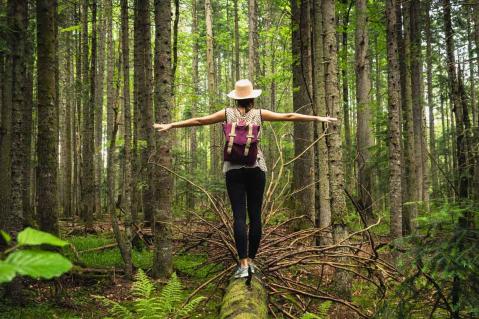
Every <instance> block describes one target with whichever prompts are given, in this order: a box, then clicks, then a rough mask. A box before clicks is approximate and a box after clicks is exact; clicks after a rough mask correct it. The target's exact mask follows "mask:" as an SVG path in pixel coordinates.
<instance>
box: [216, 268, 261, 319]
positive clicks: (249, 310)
mask: <svg viewBox="0 0 479 319" xmlns="http://www.w3.org/2000/svg"><path fill="white" fill-rule="evenodd" d="M219 318H220V319H240V318H255V319H266V318H269V317H268V293H267V291H266V289H265V287H264V285H263V283H262V281H261V280H260V279H259V278H258V277H257V276H253V277H252V279H251V286H250V287H248V286H247V285H245V280H242V279H241V280H238V279H235V278H231V279H230V281H229V284H228V287H226V292H225V294H224V296H223V301H222V302H221V309H220V314H219Z"/></svg>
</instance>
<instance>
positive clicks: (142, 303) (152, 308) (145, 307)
mask: <svg viewBox="0 0 479 319" xmlns="http://www.w3.org/2000/svg"><path fill="white" fill-rule="evenodd" d="M131 294H132V295H133V297H134V298H135V300H134V302H133V307H132V309H129V308H128V307H126V306H124V305H122V304H120V303H118V302H116V301H113V300H110V299H108V298H105V297H103V296H95V297H96V298H98V299H99V300H100V301H101V302H102V303H103V304H104V305H105V306H107V307H108V309H109V312H110V314H111V315H112V316H113V317H114V318H126V319H128V318H158V319H163V318H184V317H186V316H187V315H188V314H190V313H191V312H192V311H193V310H194V309H195V308H196V307H197V306H198V304H199V303H200V302H201V301H202V300H203V299H205V297H197V298H194V299H192V300H191V301H189V302H188V303H187V304H186V305H185V306H182V305H181V304H182V301H183V299H184V297H185V296H184V295H183V291H182V286H181V282H180V280H179V279H178V277H177V276H176V273H173V274H172V276H171V278H170V280H169V281H168V283H167V284H166V286H165V287H163V289H162V291H161V293H160V295H159V296H157V294H156V288H155V285H154V284H153V283H152V282H151V281H150V279H149V278H148V277H147V276H146V274H145V273H144V272H143V271H142V270H141V269H140V270H138V272H137V273H136V275H135V282H134V283H133V285H132V287H131Z"/></svg>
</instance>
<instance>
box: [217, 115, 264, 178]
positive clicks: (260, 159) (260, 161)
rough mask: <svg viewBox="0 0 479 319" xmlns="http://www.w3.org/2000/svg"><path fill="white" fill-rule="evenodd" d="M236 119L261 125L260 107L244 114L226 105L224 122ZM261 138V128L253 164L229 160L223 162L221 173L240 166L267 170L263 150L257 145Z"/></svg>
mask: <svg viewBox="0 0 479 319" xmlns="http://www.w3.org/2000/svg"><path fill="white" fill-rule="evenodd" d="M238 119H243V120H244V121H246V122H249V123H253V124H256V125H261V122H262V121H261V109H255V108H252V109H251V110H249V111H248V112H247V113H246V114H245V115H241V113H240V112H239V111H238V109H236V108H231V107H227V108H226V122H235V121H237V120H238ZM260 139H261V129H260V131H259V134H258V156H257V158H256V162H255V163H254V164H253V165H243V164H232V163H231V162H229V161H224V162H223V173H226V172H227V171H229V170H230V169H237V168H241V167H247V168H254V167H259V168H260V169H261V170H262V171H263V172H266V171H267V168H266V162H265V160H264V155H263V151H261V148H260V146H259V144H260V143H259V141H260Z"/></svg>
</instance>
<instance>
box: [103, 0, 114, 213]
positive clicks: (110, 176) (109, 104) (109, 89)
mask: <svg viewBox="0 0 479 319" xmlns="http://www.w3.org/2000/svg"><path fill="white" fill-rule="evenodd" d="M105 11H106V49H107V61H106V72H107V76H106V136H107V141H111V140H112V133H113V126H114V125H115V123H114V110H113V108H115V107H116V105H115V100H116V97H115V83H114V78H113V77H114V72H115V70H114V64H115V44H114V43H113V19H112V15H113V8H112V0H106V1H105ZM108 156H113V158H112V159H108V162H107V167H106V175H107V188H108V189H109V191H110V192H111V193H112V196H109V197H108V198H113V199H115V198H116V189H115V185H114V180H115V177H114V174H115V172H114V166H115V163H116V156H115V151H113V152H111V153H110V152H109V153H108ZM107 206H108V211H112V210H113V209H115V202H114V201H113V202H111V201H110V200H108V205H107Z"/></svg>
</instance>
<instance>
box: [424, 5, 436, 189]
mask: <svg viewBox="0 0 479 319" xmlns="http://www.w3.org/2000/svg"><path fill="white" fill-rule="evenodd" d="M430 8H431V0H429V1H428V2H427V5H426V6H425V10H424V17H425V21H424V28H425V33H426V68H427V75H426V78H427V105H428V108H429V153H430V154H431V157H432V158H433V159H436V158H437V157H436V133H435V126H434V97H433V92H432V90H433V85H432V32H431V17H430V13H429V11H430ZM430 167H431V169H430V172H431V183H432V196H433V197H434V196H435V195H436V194H437V192H438V191H439V183H438V177H437V174H436V172H437V168H436V167H433V166H432V161H431V166H430Z"/></svg>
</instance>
